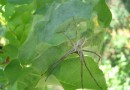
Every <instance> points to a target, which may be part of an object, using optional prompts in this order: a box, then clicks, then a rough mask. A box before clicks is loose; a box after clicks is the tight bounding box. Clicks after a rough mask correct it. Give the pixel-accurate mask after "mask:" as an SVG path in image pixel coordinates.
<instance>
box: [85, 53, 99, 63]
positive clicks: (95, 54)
mask: <svg viewBox="0 0 130 90" xmlns="http://www.w3.org/2000/svg"><path fill="white" fill-rule="evenodd" d="M83 51H85V52H89V53H93V54H95V55H97V56H98V58H99V59H98V63H99V61H100V59H101V56H100V55H99V54H97V53H95V52H93V51H90V50H83Z"/></svg>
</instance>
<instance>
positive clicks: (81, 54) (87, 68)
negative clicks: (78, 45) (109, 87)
mask: <svg viewBox="0 0 130 90" xmlns="http://www.w3.org/2000/svg"><path fill="white" fill-rule="evenodd" d="M81 55H82V56H81V57H82V59H83V62H84V65H85V67H86V69H87V70H88V72H89V74H90V76H91V77H92V78H93V80H94V82H95V83H96V85H97V86H98V87H99V88H100V89H101V90H102V87H101V86H100V85H99V84H98V82H97V81H96V79H95V78H94V76H93V75H92V73H91V71H90V69H89V68H88V66H87V64H86V62H85V58H84V55H83V53H82V54H81Z"/></svg>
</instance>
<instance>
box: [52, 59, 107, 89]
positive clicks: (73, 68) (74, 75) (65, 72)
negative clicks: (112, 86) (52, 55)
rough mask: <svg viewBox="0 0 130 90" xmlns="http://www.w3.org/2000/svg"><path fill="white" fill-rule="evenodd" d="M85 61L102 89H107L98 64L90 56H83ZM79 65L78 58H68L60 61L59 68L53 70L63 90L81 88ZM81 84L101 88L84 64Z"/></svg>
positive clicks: (91, 87) (89, 87)
mask: <svg viewBox="0 0 130 90" xmlns="http://www.w3.org/2000/svg"><path fill="white" fill-rule="evenodd" d="M85 61H86V63H87V66H88V68H89V69H90V71H91V73H92V75H93V77H94V78H95V80H96V81H97V83H98V84H99V85H100V87H101V88H102V90H107V86H106V83H105V79H104V76H103V73H102V71H101V70H100V69H99V68H98V65H97V64H96V63H95V62H94V60H93V59H92V58H90V57H85ZM80 65H81V64H80V60H79V58H70V59H67V60H65V61H64V62H62V64H60V65H59V68H57V69H56V70H55V72H54V75H55V76H56V77H57V79H58V80H59V81H60V82H61V84H62V86H63V87H64V89H65V90H75V89H78V88H81V77H80V74H81V72H80V70H81V69H80V68H81V67H80ZM83 85H84V88H86V89H94V90H101V88H100V87H98V85H97V84H96V83H95V81H94V79H93V78H92V76H91V75H90V73H89V72H88V70H87V69H86V68H85V66H84V70H83Z"/></svg>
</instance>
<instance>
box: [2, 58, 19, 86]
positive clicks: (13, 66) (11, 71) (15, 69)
mask: <svg viewBox="0 0 130 90" xmlns="http://www.w3.org/2000/svg"><path fill="white" fill-rule="evenodd" d="M21 70H22V67H21V66H20V63H19V60H18V59H15V60H12V61H11V63H10V64H8V65H7V66H6V68H5V70H4V72H5V75H6V77H7V78H8V80H9V82H10V84H11V85H13V84H14V83H15V82H16V81H17V80H18V77H19V75H20V72H21Z"/></svg>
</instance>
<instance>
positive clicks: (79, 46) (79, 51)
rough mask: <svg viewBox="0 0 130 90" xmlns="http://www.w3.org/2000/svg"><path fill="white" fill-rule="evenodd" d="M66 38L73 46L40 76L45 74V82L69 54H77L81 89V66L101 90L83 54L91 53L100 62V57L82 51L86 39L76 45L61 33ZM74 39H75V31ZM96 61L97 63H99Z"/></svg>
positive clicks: (80, 40)
mask: <svg viewBox="0 0 130 90" xmlns="http://www.w3.org/2000/svg"><path fill="white" fill-rule="evenodd" d="M73 21H74V23H75V25H77V23H76V21H75V19H74V17H73ZM62 33H63V34H64V35H65V36H66V38H67V39H68V40H70V42H71V45H72V46H73V47H72V49H70V50H69V51H68V52H66V53H65V54H64V55H63V56H62V57H61V58H60V59H59V60H57V61H56V62H54V63H53V64H51V65H50V67H49V68H48V69H47V70H46V72H44V73H43V74H42V75H41V76H43V75H44V74H47V77H46V79H45V81H46V80H47V79H48V77H49V76H50V75H51V74H52V72H53V70H54V69H55V68H56V67H57V66H58V65H59V64H60V63H62V62H63V61H64V60H65V59H66V58H67V57H68V56H69V55H70V54H73V53H75V54H77V55H78V56H79V57H80V63H81V69H80V72H81V74H80V78H81V88H82V89H83V88H84V86H83V65H84V66H85V68H86V69H87V71H88V72H89V74H90V76H91V77H92V79H93V80H94V82H95V84H96V85H97V86H98V87H99V88H100V89H101V90H102V87H101V86H100V85H99V84H98V82H97V81H96V79H95V77H94V76H93V75H92V73H91V71H90V69H89V68H88V66H87V64H86V62H85V58H84V52H88V53H92V54H95V55H96V56H98V58H99V60H100V55H98V54H97V53H96V52H93V51H90V50H84V49H83V47H84V45H85V43H86V39H85V38H81V39H79V40H78V41H77V42H76V43H74V42H72V41H71V39H70V38H69V37H68V36H67V35H66V34H65V32H62ZM76 38H77V30H76ZM99 60H98V62H99Z"/></svg>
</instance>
